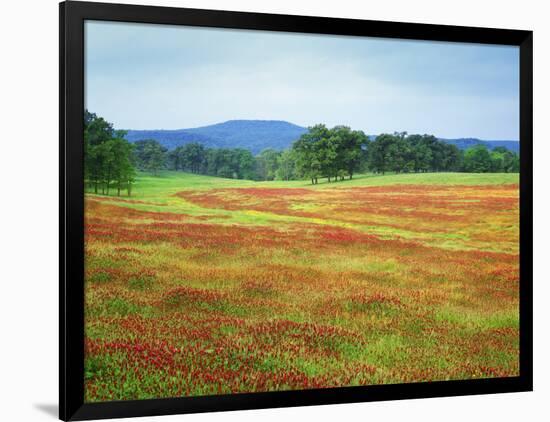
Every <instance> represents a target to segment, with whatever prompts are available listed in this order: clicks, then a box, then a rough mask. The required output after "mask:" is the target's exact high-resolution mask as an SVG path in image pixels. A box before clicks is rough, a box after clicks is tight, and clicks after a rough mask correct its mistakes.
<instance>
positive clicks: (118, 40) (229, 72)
mask: <svg viewBox="0 0 550 422" xmlns="http://www.w3.org/2000/svg"><path fill="white" fill-rule="evenodd" d="M85 31H86V32H85V49H86V50H85V51H86V68H85V69H86V70H85V72H86V73H85V76H86V107H87V108H88V109H89V110H90V111H93V112H95V113H97V114H99V115H101V116H103V117H105V118H106V119H107V120H109V121H111V122H113V123H114V124H115V127H117V128H125V129H179V128H189V127H197V126H204V125H208V124H212V123H218V122H223V121H226V120H231V119H266V120H287V121H289V122H292V123H296V124H299V125H302V126H309V125H313V124H315V123H321V122H322V123H326V124H327V125H329V126H333V125H336V124H345V125H349V126H351V127H352V128H354V129H362V130H364V131H365V132H367V133H369V134H378V133H381V132H394V131H408V132H409V133H432V134H435V135H436V136H439V137H447V138H451V137H478V138H482V139H512V140H517V139H519V50H518V49H517V48H516V47H499V46H487V45H474V44H455V43H435V42H425V41H401V40H388V39H379V38H359V37H343V36H326V35H322V36H321V35H309V34H289V33H276V32H260V31H244V30H227V29H206V28H193V27H181V26H166V25H145V24H128V23H114V22H87V23H86V27H85Z"/></svg>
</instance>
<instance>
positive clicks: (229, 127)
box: [126, 119, 519, 154]
mask: <svg viewBox="0 0 550 422" xmlns="http://www.w3.org/2000/svg"><path fill="white" fill-rule="evenodd" d="M305 132H307V128H305V127H302V126H298V125H296V124H294V123H290V122H287V121H285V120H245V119H237V120H227V121H225V122H220V123H215V124H212V125H207V126H199V127H195V128H188V129H152V130H131V129H130V130H128V131H127V134H126V139H127V140H128V141H129V142H136V141H139V140H143V139H154V140H156V141H158V142H159V143H160V144H161V145H163V146H164V147H166V148H167V149H169V150H171V149H174V148H176V147H178V146H182V145H185V144H188V143H191V142H198V143H200V144H202V145H204V146H205V147H207V148H243V149H247V150H249V151H251V152H252V153H253V154H258V153H260V152H261V151H263V150H264V149H267V148H273V149H276V150H283V149H286V148H288V147H290V146H291V145H292V143H293V142H294V141H295V140H297V139H298V138H299V137H300V136H301V135H302V134H303V133H305ZM374 136H375V135H371V136H370V138H371V139H372V138H373V137H374ZM439 139H440V140H441V141H443V142H447V143H449V144H453V145H456V146H457V147H458V148H460V149H462V150H464V149H466V148H470V147H472V146H475V145H486V146H487V147H488V148H489V149H493V148H496V147H499V146H504V147H506V148H508V149H509V150H511V151H514V152H519V141H513V140H482V139H478V138H453V139H448V138H439Z"/></svg>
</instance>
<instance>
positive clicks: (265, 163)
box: [256, 148, 281, 180]
mask: <svg viewBox="0 0 550 422" xmlns="http://www.w3.org/2000/svg"><path fill="white" fill-rule="evenodd" d="M280 156H281V152H280V151H276V150H274V149H271V148H269V149H264V150H263V151H262V152H261V153H260V154H259V155H257V156H256V176H257V179H258V180H274V179H275V177H276V173H277V168H278V166H279V164H278V159H279V157H280Z"/></svg>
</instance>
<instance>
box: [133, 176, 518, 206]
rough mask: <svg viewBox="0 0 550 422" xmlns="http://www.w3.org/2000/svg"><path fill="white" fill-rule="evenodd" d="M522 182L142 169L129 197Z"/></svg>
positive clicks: (504, 178) (512, 178)
mask: <svg viewBox="0 0 550 422" xmlns="http://www.w3.org/2000/svg"><path fill="white" fill-rule="evenodd" d="M510 183H519V174H518V173H412V174H386V175H380V174H358V175H356V176H354V177H353V179H352V180H349V179H346V180H343V181H339V182H336V183H334V182H332V183H328V182H327V180H326V179H320V180H319V183H318V184H317V185H312V184H311V183H310V182H309V181H307V180H291V181H282V180H273V181H267V182H255V181H252V180H238V179H224V178H221V177H212V176H203V175H197V174H190V173H184V172H175V171H162V172H160V173H159V175H158V176H152V175H150V174H148V173H142V172H140V173H139V174H138V176H137V178H136V183H135V185H134V187H133V189H132V198H130V199H149V200H154V199H164V198H165V197H166V196H167V195H170V194H174V193H177V192H179V191H181V190H185V189H193V190H208V189H223V188H250V187H270V188H298V187H299V188H309V189H340V188H350V187H355V186H386V185H398V184H406V185H410V184H426V185H487V184H510Z"/></svg>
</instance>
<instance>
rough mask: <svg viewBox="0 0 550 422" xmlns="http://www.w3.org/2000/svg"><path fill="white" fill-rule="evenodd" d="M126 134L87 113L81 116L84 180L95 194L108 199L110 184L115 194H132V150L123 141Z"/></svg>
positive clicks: (93, 114) (94, 115)
mask: <svg viewBox="0 0 550 422" xmlns="http://www.w3.org/2000/svg"><path fill="white" fill-rule="evenodd" d="M125 135H126V132H124V131H115V130H114V129H113V125H112V124H111V123H109V122H107V121H106V120H105V119H103V118H102V117H98V116H97V115H96V114H95V113H90V112H89V111H88V110H86V111H85V112H84V178H85V180H86V183H87V185H88V187H92V188H93V190H94V193H96V194H97V193H99V187H101V192H102V193H103V194H107V195H109V192H110V188H111V185H112V183H115V185H116V187H117V194H118V195H120V192H121V190H122V189H126V190H127V192H128V195H130V194H131V185H132V183H133V182H134V173H135V170H134V165H133V163H132V149H133V146H132V145H131V144H130V143H129V142H128V141H126V139H124V137H125Z"/></svg>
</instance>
